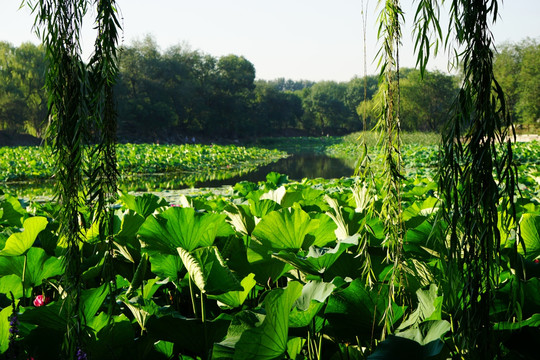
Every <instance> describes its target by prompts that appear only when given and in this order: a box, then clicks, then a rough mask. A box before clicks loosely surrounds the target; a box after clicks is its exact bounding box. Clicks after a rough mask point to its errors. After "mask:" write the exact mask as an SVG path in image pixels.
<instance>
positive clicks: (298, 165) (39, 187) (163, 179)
mask: <svg viewBox="0 0 540 360" xmlns="http://www.w3.org/2000/svg"><path fill="white" fill-rule="evenodd" d="M272 171H274V172H278V173H281V174H285V175H287V176H288V177H289V179H290V180H301V179H303V178H325V179H333V178H340V177H348V176H352V175H353V172H354V160H344V159H337V158H331V157H328V156H325V155H321V154H294V155H291V156H289V157H287V158H285V159H281V160H279V161H277V162H274V163H271V164H268V165H265V166H262V167H259V168H258V169H256V170H253V171H250V169H247V168H246V169H236V170H232V169H231V170H224V171H219V172H214V173H212V174H197V173H180V172H179V173H165V174H155V175H144V176H134V177H129V178H125V179H123V181H121V187H122V188H123V189H126V190H129V191H156V190H180V189H186V188H192V187H194V188H206V187H220V186H223V185H234V184H236V183H238V182H240V181H246V180H247V181H252V182H258V181H265V180H266V175H267V174H268V173H270V172H272ZM231 175H232V177H231ZM52 186H53V184H52V182H50V181H43V180H40V181H33V182H22V183H11V184H9V185H8V186H7V188H3V189H2V190H4V191H5V192H7V193H13V194H18V195H19V196H24V195H34V196H39V195H51V194H52V193H53V188H52Z"/></svg>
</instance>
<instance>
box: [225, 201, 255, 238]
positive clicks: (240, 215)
mask: <svg viewBox="0 0 540 360" xmlns="http://www.w3.org/2000/svg"><path fill="white" fill-rule="evenodd" d="M224 213H225V214H227V216H228V217H229V221H230V223H231V225H232V226H233V228H234V229H235V230H236V231H238V232H239V233H241V234H243V235H251V233H252V232H253V229H255V218H254V216H253V215H252V214H251V210H250V208H249V206H247V205H232V206H231V207H230V208H228V209H226V210H224Z"/></svg>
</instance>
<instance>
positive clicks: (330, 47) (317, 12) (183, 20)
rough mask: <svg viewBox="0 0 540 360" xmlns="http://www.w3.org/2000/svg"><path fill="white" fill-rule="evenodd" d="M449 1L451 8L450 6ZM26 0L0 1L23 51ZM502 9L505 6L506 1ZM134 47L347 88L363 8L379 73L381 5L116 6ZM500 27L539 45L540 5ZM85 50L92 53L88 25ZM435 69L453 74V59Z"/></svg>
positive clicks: (369, 0) (325, 0) (2, 19)
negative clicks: (139, 42)
mask: <svg viewBox="0 0 540 360" xmlns="http://www.w3.org/2000/svg"><path fill="white" fill-rule="evenodd" d="M417 2H418V1H417V0H402V1H401V4H402V7H403V11H404V12H405V22H406V24H405V26H404V29H403V46H402V48H401V50H400V61H401V66H402V67H413V66H414V65H415V59H416V58H415V56H414V54H413V41H412V27H411V24H412V21H413V17H414V7H415V5H416V4H417ZM448 2H449V1H447V3H448ZM20 3H21V0H0V4H1V7H0V34H1V35H0V40H1V41H8V42H11V43H12V44H14V45H19V44H20V43H21V42H23V41H31V42H34V43H37V42H38V39H37V37H36V35H35V34H34V33H33V32H32V24H33V15H32V14H30V11H29V9H28V8H27V7H24V8H22V9H20V10H19V5H20ZM499 3H501V1H499ZM117 4H118V7H119V9H120V12H121V17H122V23H123V28H124V34H123V42H124V44H130V43H131V42H132V41H133V40H135V39H141V38H143V37H144V36H145V35H147V34H151V35H152V36H153V37H154V39H155V40H156V42H157V43H158V44H159V46H160V47H161V49H162V50H165V49H166V48H167V47H169V46H171V45H176V44H180V43H187V44H189V45H190V47H191V48H192V49H194V50H200V51H202V52H204V53H208V54H210V55H213V56H216V57H219V56H222V55H228V54H235V55H242V56H244V57H245V58H247V59H248V60H249V61H251V62H252V63H253V64H254V65H255V69H256V71H257V78H260V79H267V80H270V79H275V78H278V77H284V78H290V79H295V80H300V79H306V80H313V81H320V80H335V81H348V80H350V79H351V78H352V77H354V76H355V75H357V76H362V75H363V74H364V65H363V64H364V55H363V30H362V5H363V6H364V8H366V9H367V10H366V11H365V14H366V15H367V26H366V27H367V31H366V40H367V65H368V74H373V73H376V62H374V61H373V59H374V57H375V55H376V52H377V49H378V44H377V38H376V37H377V25H376V18H377V14H378V9H376V4H377V0H363V1H362V0H154V1H149V0H117ZM499 13H500V19H499V20H498V21H497V23H496V24H495V26H494V27H493V34H494V36H495V39H496V43H497V44H499V43H502V42H505V41H513V42H515V41H520V40H522V39H524V38H526V37H533V38H539V37H540V21H539V20H538V19H539V17H540V0H505V1H502V4H501V8H500V11H499ZM86 28H87V30H86V31H85V32H84V37H83V48H84V49H85V55H87V56H88V55H89V53H90V51H91V47H92V45H93V39H92V35H93V34H92V32H91V28H92V23H91V19H90V18H89V19H88V21H87V22H86ZM430 68H431V69H438V70H441V71H447V56H446V54H442V56H439V57H438V58H437V59H434V60H433V61H432V62H431V65H430Z"/></svg>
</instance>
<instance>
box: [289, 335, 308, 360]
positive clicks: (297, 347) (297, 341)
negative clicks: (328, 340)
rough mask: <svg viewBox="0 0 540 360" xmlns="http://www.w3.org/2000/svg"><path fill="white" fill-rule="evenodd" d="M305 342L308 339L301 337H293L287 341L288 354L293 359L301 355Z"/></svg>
mask: <svg viewBox="0 0 540 360" xmlns="http://www.w3.org/2000/svg"><path fill="white" fill-rule="evenodd" d="M305 343H306V339H304V338H301V337H293V338H290V339H289V341H287V355H289V358H290V359H291V360H295V359H296V357H297V356H298V355H300V353H301V352H302V348H303V347H304V344H305Z"/></svg>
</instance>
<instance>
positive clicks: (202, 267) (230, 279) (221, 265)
mask: <svg viewBox="0 0 540 360" xmlns="http://www.w3.org/2000/svg"><path fill="white" fill-rule="evenodd" d="M177 251H178V254H179V255H180V258H181V259H182V262H183V263H184V266H185V267H186V269H187V271H188V274H189V277H190V278H191V279H192V280H193V282H194V283H195V285H197V287H198V288H199V290H201V292H203V293H207V294H211V295H219V294H223V293H226V292H229V291H242V290H244V289H243V288H242V286H240V282H239V281H238V280H237V279H236V277H235V276H234V275H233V273H232V272H231V271H230V270H229V268H228V267H227V265H226V264H225V261H224V260H223V258H222V257H221V254H220V253H219V250H218V248H217V247H215V246H209V247H204V248H198V249H196V250H194V251H192V252H187V251H186V250H184V249H183V248H180V247H179V248H178V249H177Z"/></svg>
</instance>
